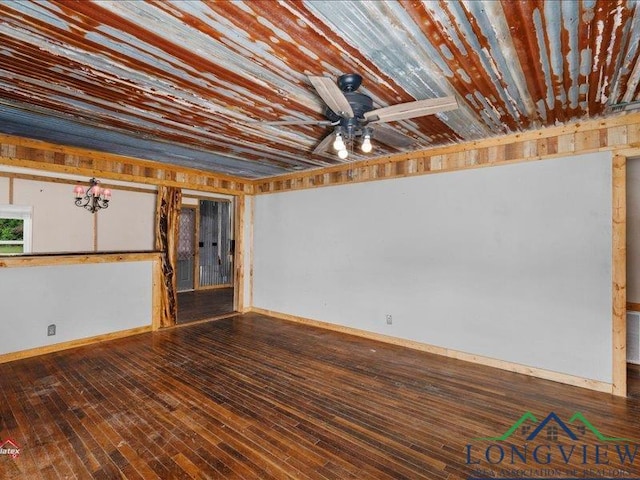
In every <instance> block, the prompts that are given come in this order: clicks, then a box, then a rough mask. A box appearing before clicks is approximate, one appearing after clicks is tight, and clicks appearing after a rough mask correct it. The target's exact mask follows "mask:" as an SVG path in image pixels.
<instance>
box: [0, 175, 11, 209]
mask: <svg viewBox="0 0 640 480" xmlns="http://www.w3.org/2000/svg"><path fill="white" fill-rule="evenodd" d="M8 203H9V179H8V178H7V177H0V204H5V205H6V204H8Z"/></svg>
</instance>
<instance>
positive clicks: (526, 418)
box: [474, 412, 631, 442]
mask: <svg viewBox="0 0 640 480" xmlns="http://www.w3.org/2000/svg"><path fill="white" fill-rule="evenodd" d="M528 423H531V424H538V425H537V427H536V428H535V429H534V430H533V431H532V432H531V433H530V434H529V435H528V436H527V438H526V439H527V440H534V439H535V438H536V437H537V436H538V435H539V434H540V433H541V432H543V431H544V430H545V429H547V431H550V432H557V429H558V428H559V429H560V430H561V431H562V432H564V433H565V434H566V435H567V436H568V437H569V438H570V439H571V440H578V435H577V434H576V432H574V430H572V429H571V428H569V426H567V424H566V423H565V422H563V421H562V420H561V419H560V417H558V415H556V414H555V413H554V412H551V413H550V414H549V415H547V417H546V418H545V419H544V420H542V422H538V419H537V418H536V417H535V416H534V415H533V413H531V412H526V413H525V414H524V415H522V416H521V417H520V418H519V419H518V420H517V421H516V422H515V423H514V424H513V425H511V427H510V428H509V429H508V430H507V431H506V432H504V433H503V434H502V435H500V436H499V437H484V438H474V440H489V441H496V442H498V441H506V440H507V439H508V438H509V437H511V435H513V434H514V433H516V432H517V431H522V432H527V431H528V427H527V424H528ZM568 423H569V424H570V425H571V426H572V427H573V428H574V429H575V430H576V431H577V433H578V434H579V435H581V436H582V435H584V434H585V432H586V431H587V430H588V431H590V432H591V433H593V434H594V435H595V436H596V438H597V439H598V440H600V441H601V442H631V440H629V439H628V438H618V437H606V436H604V435H603V434H602V433H600V431H599V430H598V429H597V428H596V427H594V426H593V424H592V423H591V422H590V421H589V420H587V419H586V418H585V417H584V415H582V414H581V413H580V412H576V413H574V414H573V415H572V416H571V418H570V419H569V422H568ZM574 424H575V425H574ZM554 426H555V427H556V430H554V429H553V427H554ZM552 435H553V434H552ZM556 439H557V438H556ZM549 440H551V438H549Z"/></svg>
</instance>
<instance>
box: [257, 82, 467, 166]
mask: <svg viewBox="0 0 640 480" xmlns="http://www.w3.org/2000/svg"><path fill="white" fill-rule="evenodd" d="M308 78H309V81H310V82H311V84H312V85H313V87H314V88H315V89H316V91H317V92H318V95H320V98H322V100H324V102H325V104H326V105H327V108H326V111H325V116H326V117H327V120H326V121H317V120H312V121H307V120H282V121H275V122H262V123H265V124H269V125H287V124H288V125H302V124H316V125H324V126H333V127H334V130H333V132H331V133H330V134H329V135H327V136H326V137H325V138H324V139H322V141H321V142H320V143H319V144H318V145H317V146H316V148H315V149H314V150H313V153H314V154H322V153H324V152H326V151H327V150H328V149H329V146H333V148H334V150H336V151H337V153H338V157H340V159H342V160H344V159H346V158H347V157H348V156H349V150H348V147H349V146H350V147H351V148H353V145H354V143H355V140H356V139H357V138H359V137H361V138H362V141H361V143H360V148H361V150H362V151H363V152H364V153H369V152H371V150H372V148H373V146H372V144H371V139H372V138H375V139H376V140H377V141H379V142H381V143H384V144H385V145H389V146H391V147H399V148H404V147H408V146H410V145H411V144H412V143H413V142H414V139H413V138H411V137H408V136H407V135H403V134H401V133H399V132H397V131H396V130H394V129H392V128H389V127H387V126H385V125H383V124H384V123H386V122H393V121H396V120H407V119H409V118H415V117H421V116H423V115H432V114H434V113H438V112H446V111H448V110H454V109H456V108H458V103H457V101H456V99H455V97H453V96H449V97H442V98H433V99H428V100H417V101H414V102H407V103H399V104H396V105H391V106H389V107H382V108H376V109H374V108H373V100H372V99H371V97H369V96H368V95H366V94H364V93H358V92H357V91H356V90H358V88H359V87H360V85H361V83H362V77H361V76H360V75H358V74H357V73H348V74H345V75H341V76H340V77H338V81H337V82H336V81H334V80H333V79H332V78H329V77H322V76H309V77H308Z"/></svg>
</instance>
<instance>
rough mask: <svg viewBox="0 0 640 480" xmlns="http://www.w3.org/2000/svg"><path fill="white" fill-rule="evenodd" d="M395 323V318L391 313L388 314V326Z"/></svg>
mask: <svg viewBox="0 0 640 480" xmlns="http://www.w3.org/2000/svg"><path fill="white" fill-rule="evenodd" d="M392 323H393V317H392V316H391V314H390V313H387V325H391V324H392Z"/></svg>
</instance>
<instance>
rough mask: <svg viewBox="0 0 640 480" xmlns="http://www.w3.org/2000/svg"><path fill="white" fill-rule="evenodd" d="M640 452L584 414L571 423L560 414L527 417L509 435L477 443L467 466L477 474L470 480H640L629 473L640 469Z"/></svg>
mask: <svg viewBox="0 0 640 480" xmlns="http://www.w3.org/2000/svg"><path fill="white" fill-rule="evenodd" d="M639 447H640V445H638V443H637V442H636V441H635V440H632V439H629V438H625V437H614V436H608V435H605V434H604V433H602V432H601V431H600V430H599V429H598V428H596V427H595V426H594V424H593V423H592V422H590V421H589V420H587V418H586V417H585V416H584V415H583V414H582V413H580V412H575V413H574V414H573V415H572V416H571V417H570V418H569V419H568V420H567V419H562V418H561V417H560V416H559V415H557V414H556V413H555V412H550V413H549V414H548V415H547V416H546V417H544V418H542V419H541V420H540V419H539V418H537V417H536V416H535V415H534V414H533V413H531V412H525V413H524V414H523V415H522V416H521V417H520V418H518V420H516V421H515V422H514V423H513V425H511V426H510V427H509V428H508V429H507V430H506V431H505V432H504V433H503V434H501V435H498V436H493V437H478V438H473V439H471V441H470V442H469V443H468V444H467V445H466V447H465V464H466V465H467V466H469V467H471V468H473V469H474V474H475V476H471V477H469V480H476V479H484V478H494V479H506V478H509V479H522V480H525V479H528V478H545V479H549V480H551V479H567V478H616V479H621V480H631V479H633V480H638V477H637V476H630V473H629V471H628V470H630V469H633V470H636V469H637V466H636V465H635V463H637V464H640V455H638V449H639ZM636 458H637V459H638V460H637V462H636ZM634 462H635V463H634ZM514 472H516V473H514ZM521 472H531V473H530V475H528V476H522V473H521ZM540 472H542V473H540ZM536 473H537V475H536ZM596 473H597V475H596Z"/></svg>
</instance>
